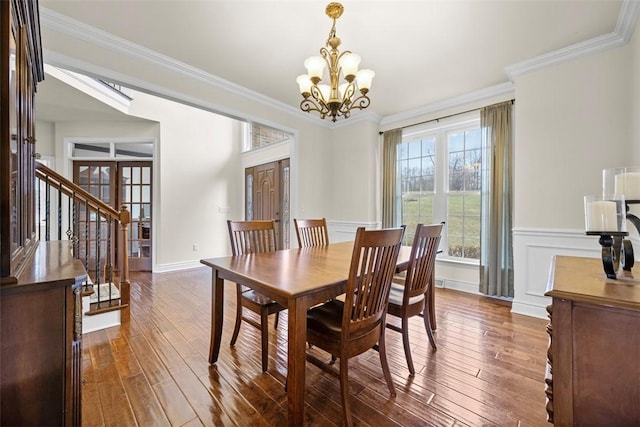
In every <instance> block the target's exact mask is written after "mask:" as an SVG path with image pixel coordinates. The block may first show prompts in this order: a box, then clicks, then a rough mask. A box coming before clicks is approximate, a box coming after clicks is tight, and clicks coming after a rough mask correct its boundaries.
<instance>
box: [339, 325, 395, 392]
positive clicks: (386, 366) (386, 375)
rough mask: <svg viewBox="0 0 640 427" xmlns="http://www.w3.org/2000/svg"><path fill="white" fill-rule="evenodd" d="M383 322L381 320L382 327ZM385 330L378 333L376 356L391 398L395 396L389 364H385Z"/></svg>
mask: <svg viewBox="0 0 640 427" xmlns="http://www.w3.org/2000/svg"><path fill="white" fill-rule="evenodd" d="M384 322H385V320H384V319H383V323H382V324H383V325H384ZM384 336H385V328H382V332H381V333H380V345H379V346H378V347H379V348H378V354H379V355H380V364H381V365H382V372H383V373H384V379H385V381H387V387H389V393H390V394H391V396H395V395H396V389H395V387H394V386H393V379H392V378H391V371H390V370H389V362H387V346H386V344H385V339H384ZM340 367H342V362H340Z"/></svg>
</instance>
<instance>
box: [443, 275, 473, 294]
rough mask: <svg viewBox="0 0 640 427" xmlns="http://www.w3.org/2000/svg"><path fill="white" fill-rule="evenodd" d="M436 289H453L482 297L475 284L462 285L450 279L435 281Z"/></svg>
mask: <svg viewBox="0 0 640 427" xmlns="http://www.w3.org/2000/svg"><path fill="white" fill-rule="evenodd" d="M436 288H442V289H453V290H454V291H460V292H466V293H468V294H474V295H482V294H481V293H480V292H478V284H477V283H464V282H459V281H457V280H450V279H436Z"/></svg>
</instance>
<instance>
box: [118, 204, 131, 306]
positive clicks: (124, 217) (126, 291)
mask: <svg viewBox="0 0 640 427" xmlns="http://www.w3.org/2000/svg"><path fill="white" fill-rule="evenodd" d="M130 223H131V213H130V212H129V210H128V209H127V205H122V207H121V209H120V225H121V226H122V271H121V274H120V303H121V304H122V305H124V304H129V300H130V285H131V282H129V239H128V235H127V234H128V233H127V232H128V230H129V224H130Z"/></svg>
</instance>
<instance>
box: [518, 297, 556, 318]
mask: <svg viewBox="0 0 640 427" xmlns="http://www.w3.org/2000/svg"><path fill="white" fill-rule="evenodd" d="M511 312H512V313H515V314H523V315H525V316H531V317H538V318H540V319H548V318H549V317H548V315H547V309H546V307H540V306H539V305H533V304H527V303H522V302H516V301H513V302H512V303H511Z"/></svg>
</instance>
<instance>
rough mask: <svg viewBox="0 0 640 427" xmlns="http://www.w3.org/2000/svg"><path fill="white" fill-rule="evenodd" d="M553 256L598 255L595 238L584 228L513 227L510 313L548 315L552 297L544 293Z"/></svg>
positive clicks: (592, 256) (598, 250) (543, 316)
mask: <svg viewBox="0 0 640 427" xmlns="http://www.w3.org/2000/svg"><path fill="white" fill-rule="evenodd" d="M555 255H568V256H580V257H587V258H599V257H600V245H599V244H598V238H597V237H594V236H586V235H585V233H584V231H583V230H550V229H514V230H513V264H514V284H515V295H514V298H513V305H512V308H511V311H512V312H513V313H518V314H525V315H528V316H534V317H540V318H546V317H547V312H546V307H547V305H549V304H550V303H551V298H549V297H545V296H544V293H545V292H546V288H547V282H548V279H549V271H550V269H551V260H552V259H553V257H554V256H555Z"/></svg>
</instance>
